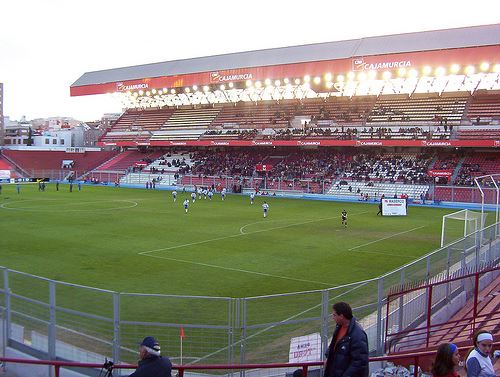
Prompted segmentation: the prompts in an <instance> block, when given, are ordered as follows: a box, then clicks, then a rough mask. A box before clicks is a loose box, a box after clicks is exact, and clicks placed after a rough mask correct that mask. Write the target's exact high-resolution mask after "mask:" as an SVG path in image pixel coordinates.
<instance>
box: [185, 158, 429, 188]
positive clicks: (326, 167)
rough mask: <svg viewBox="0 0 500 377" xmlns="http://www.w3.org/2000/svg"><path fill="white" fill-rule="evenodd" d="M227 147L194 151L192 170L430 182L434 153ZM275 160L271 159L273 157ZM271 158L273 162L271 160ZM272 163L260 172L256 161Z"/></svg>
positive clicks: (278, 176)
mask: <svg viewBox="0 0 500 377" xmlns="http://www.w3.org/2000/svg"><path fill="white" fill-rule="evenodd" d="M273 154H274V155H273V156H272V157H271V156H270V155H269V153H266V152H263V151H255V152H254V151H250V150H227V151H210V152H208V151H196V152H193V153H192V154H191V159H192V161H194V164H193V165H192V167H191V170H190V173H191V174H193V175H198V176H200V177H201V176H203V177H206V176H232V177H254V178H255V177H264V176H265V177H266V178H267V179H268V180H270V181H271V182H272V181H273V180H286V181H294V180H295V181H297V182H298V181H299V180H304V179H307V180H310V181H312V182H318V183H319V182H324V181H326V182H327V183H330V182H331V181H333V180H336V179H348V180H354V181H363V182H368V181H377V182H386V183H395V182H400V183H405V184H427V183H429V182H432V177H429V176H428V174H427V170H428V167H429V165H430V162H431V160H432V156H430V155H429V156H427V155H418V156H417V155H415V156H401V155H381V154H378V153H371V154H368V153H356V151H355V150H350V151H346V152H339V151H332V150H327V149H319V150H312V151H296V152H294V153H290V152H289V151H286V150H276V151H273ZM271 160H272V161H271ZM269 161H271V163H270V162H269ZM266 163H267V164H271V165H272V168H270V169H268V170H266V171H263V172H259V171H257V170H256V169H255V167H256V165H257V164H266Z"/></svg>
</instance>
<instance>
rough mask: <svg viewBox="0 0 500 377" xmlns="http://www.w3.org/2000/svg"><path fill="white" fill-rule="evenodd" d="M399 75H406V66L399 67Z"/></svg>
mask: <svg viewBox="0 0 500 377" xmlns="http://www.w3.org/2000/svg"><path fill="white" fill-rule="evenodd" d="M398 76H399V77H404V76H406V68H399V69H398Z"/></svg>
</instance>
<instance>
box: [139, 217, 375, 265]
mask: <svg viewBox="0 0 500 377" xmlns="http://www.w3.org/2000/svg"><path fill="white" fill-rule="evenodd" d="M365 213H368V211H365V212H360V213H355V214H352V215H351V216H356V215H363V214H365ZM337 217H339V216H333V217H326V218H322V219H314V220H308V221H303V222H300V223H294V224H289V225H283V226H276V227H274V228H267V229H261V230H256V231H254V232H249V233H244V232H242V229H243V228H244V227H246V226H247V225H253V224H257V223H259V222H260V221H259V222H256V223H250V224H246V225H243V226H242V227H241V228H240V233H238V234H233V235H230V236H224V237H217V238H211V239H209V240H203V241H197V242H190V243H185V244H181V245H175V246H170V247H163V248H161V249H154V250H148V251H141V252H139V253H138V254H139V255H147V254H150V253H154V252H156V251H170V250H174V249H180V248H182V247H186V246H193V245H200V244H203V243H208V242H213V241H220V240H225V239H228V238H235V237H241V236H248V235H251V234H256V233H262V232H269V231H272V230H277V229H284V228H290V227H292V226H297V225H304V224H309V223H314V222H318V221H324V220H331V219H335V218H337ZM262 222H264V221H262Z"/></svg>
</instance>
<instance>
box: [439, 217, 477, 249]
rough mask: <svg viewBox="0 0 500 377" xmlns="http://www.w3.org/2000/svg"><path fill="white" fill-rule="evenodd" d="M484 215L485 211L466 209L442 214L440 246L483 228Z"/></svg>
mask: <svg viewBox="0 0 500 377" xmlns="http://www.w3.org/2000/svg"><path fill="white" fill-rule="evenodd" d="M486 216H487V214H486V213H481V212H474V211H471V210H468V209H464V210H461V211H458V212H454V213H450V214H449V215H444V216H443V226H442V230H441V247H444V246H447V245H449V244H451V243H453V242H455V241H457V240H459V239H461V238H464V237H467V236H468V235H469V234H472V233H474V232H476V231H478V230H481V229H482V228H484V225H485V224H486Z"/></svg>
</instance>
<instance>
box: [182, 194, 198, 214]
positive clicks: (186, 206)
mask: <svg viewBox="0 0 500 377" xmlns="http://www.w3.org/2000/svg"><path fill="white" fill-rule="evenodd" d="M194 196H195V197H196V194H194ZM188 208H189V199H184V211H186V213H188Z"/></svg>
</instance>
